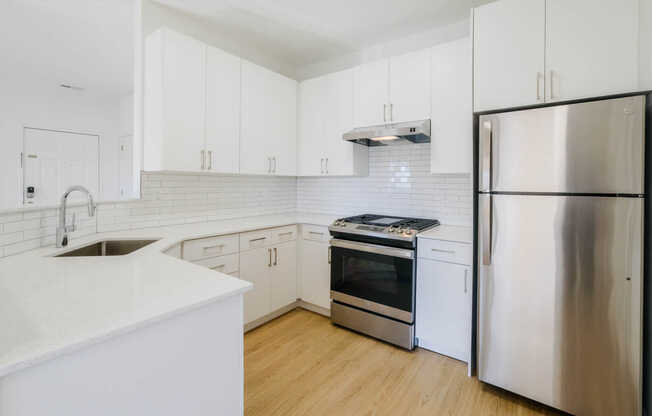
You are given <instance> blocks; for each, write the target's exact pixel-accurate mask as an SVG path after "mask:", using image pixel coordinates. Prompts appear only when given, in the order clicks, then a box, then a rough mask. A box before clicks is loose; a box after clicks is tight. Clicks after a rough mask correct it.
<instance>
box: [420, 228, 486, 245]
mask: <svg viewBox="0 0 652 416" xmlns="http://www.w3.org/2000/svg"><path fill="white" fill-rule="evenodd" d="M417 238H427V239H431V240H444V241H453V242H456V243H468V244H471V243H473V227H463V226H455V225H439V226H437V227H435V228H433V229H431V230H428V231H424V232H422V233H419V234H417Z"/></svg>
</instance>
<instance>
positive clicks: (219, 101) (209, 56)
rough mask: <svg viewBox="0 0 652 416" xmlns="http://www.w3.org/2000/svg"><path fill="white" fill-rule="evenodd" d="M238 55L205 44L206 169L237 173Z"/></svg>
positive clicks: (238, 138) (238, 134)
mask: <svg viewBox="0 0 652 416" xmlns="http://www.w3.org/2000/svg"><path fill="white" fill-rule="evenodd" d="M239 142H240V58H238V57H236V56H233V55H229V54H228V53H226V52H224V51H222V50H220V49H217V48H213V47H210V46H207V47H206V169H207V170H209V171H212V172H220V173H238V172H239V163H238V162H239V159H240V156H239V155H240V148H239Z"/></svg>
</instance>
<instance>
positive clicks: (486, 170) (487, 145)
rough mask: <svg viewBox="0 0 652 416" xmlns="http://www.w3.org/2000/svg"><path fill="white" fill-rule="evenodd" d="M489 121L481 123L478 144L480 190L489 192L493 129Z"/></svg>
mask: <svg viewBox="0 0 652 416" xmlns="http://www.w3.org/2000/svg"><path fill="white" fill-rule="evenodd" d="M492 127H493V126H492V123H491V121H490V120H485V121H483V122H482V125H481V127H480V143H481V146H482V153H481V154H480V190H481V191H490V190H491V145H492V141H493V129H492Z"/></svg>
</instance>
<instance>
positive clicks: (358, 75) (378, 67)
mask: <svg viewBox="0 0 652 416" xmlns="http://www.w3.org/2000/svg"><path fill="white" fill-rule="evenodd" d="M354 76H355V78H354V79H355V80H354V82H355V90H354V103H355V105H354V122H355V127H366V126H375V125H378V124H383V123H385V122H389V119H388V117H387V116H388V113H389V111H388V108H387V107H388V104H389V60H388V59H382V60H380V61H375V62H369V63H366V64H362V65H360V66H358V67H356V68H355V75H354Z"/></svg>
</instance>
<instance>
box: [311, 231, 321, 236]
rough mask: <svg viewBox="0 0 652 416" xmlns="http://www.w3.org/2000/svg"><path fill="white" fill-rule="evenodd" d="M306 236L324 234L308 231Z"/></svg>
mask: <svg viewBox="0 0 652 416" xmlns="http://www.w3.org/2000/svg"><path fill="white" fill-rule="evenodd" d="M308 234H314V235H324V233H318V232H317V231H308Z"/></svg>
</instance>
